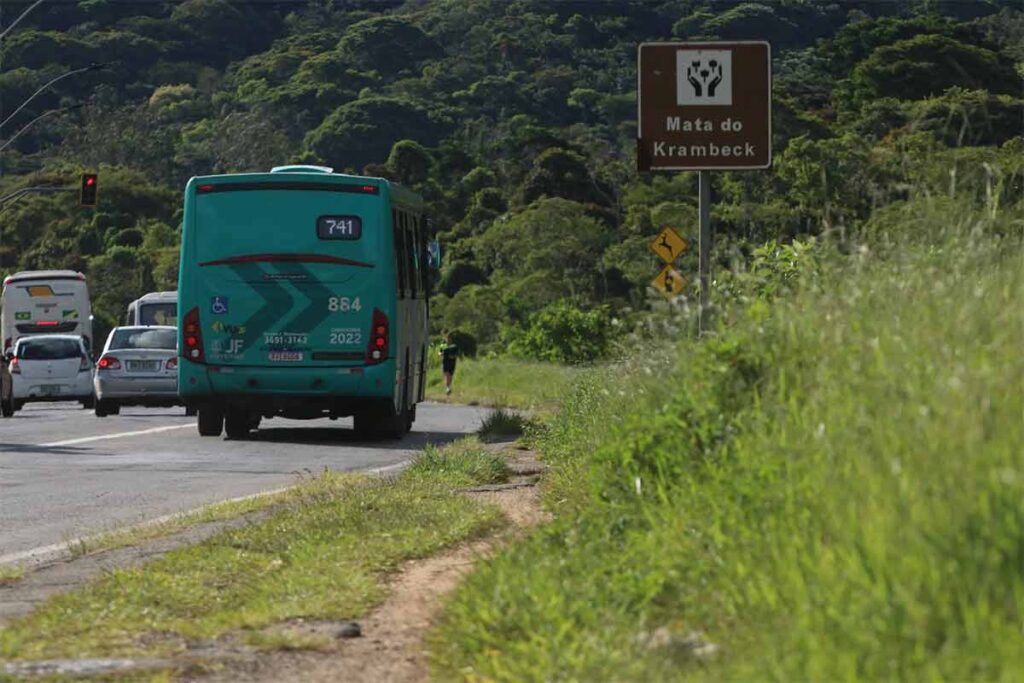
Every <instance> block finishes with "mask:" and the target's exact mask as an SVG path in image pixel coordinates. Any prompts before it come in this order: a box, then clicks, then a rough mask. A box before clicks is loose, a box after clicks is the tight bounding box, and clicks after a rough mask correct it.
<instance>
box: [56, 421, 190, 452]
mask: <svg viewBox="0 0 1024 683" xmlns="http://www.w3.org/2000/svg"><path fill="white" fill-rule="evenodd" d="M194 426H195V425H193V424H187V425H173V426H170V427H153V428H152V429H140V430H138V431H137V432H118V433H116V434H100V435H99V436H83V437H82V438H80V439H68V440H66V441H54V442H52V443H43V444H39V446H40V448H58V447H60V446H77V445H78V444H81V443H91V442H93V441H105V440H107V439H123V438H125V437H127V436H142V435H144V434H159V433H160V432H169V431H172V430H174V429H188V428H190V427H194Z"/></svg>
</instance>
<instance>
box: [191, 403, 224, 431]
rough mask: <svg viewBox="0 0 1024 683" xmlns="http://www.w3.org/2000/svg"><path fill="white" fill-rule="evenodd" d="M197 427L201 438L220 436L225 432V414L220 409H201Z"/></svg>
mask: <svg viewBox="0 0 1024 683" xmlns="http://www.w3.org/2000/svg"><path fill="white" fill-rule="evenodd" d="M196 425H197V426H198V427H199V436H220V433H221V432H222V431H224V412H223V411H222V410H220V409H219V408H200V409H199V418H198V419H197V420H196Z"/></svg>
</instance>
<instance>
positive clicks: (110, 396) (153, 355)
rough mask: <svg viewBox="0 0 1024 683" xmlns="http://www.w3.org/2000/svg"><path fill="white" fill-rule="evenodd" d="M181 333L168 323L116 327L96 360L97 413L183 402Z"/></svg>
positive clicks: (106, 413)
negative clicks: (124, 407) (179, 382)
mask: <svg viewBox="0 0 1024 683" xmlns="http://www.w3.org/2000/svg"><path fill="white" fill-rule="evenodd" d="M177 339H178V332H177V329H176V328H174V327H170V326H168V325H152V326H148V327H134V326H133V327H115V328H114V329H113V330H111V332H110V336H108V337H107V343H106V344H105V345H104V347H103V353H102V355H100V357H99V360H97V361H96V379H95V380H94V387H95V390H96V416H97V417H106V416H107V415H117V414H118V413H119V412H121V406H124V405H133V406H172V405H180V404H181V399H179V398H178V351H177Z"/></svg>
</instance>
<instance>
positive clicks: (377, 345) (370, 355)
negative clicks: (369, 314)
mask: <svg viewBox="0 0 1024 683" xmlns="http://www.w3.org/2000/svg"><path fill="white" fill-rule="evenodd" d="M387 357H388V317H387V316H386V315H384V311H382V310H380V309H379V308H375V309H373V327H372V328H371V329H370V345H369V346H367V347H366V364H367V365H374V364H376V363H383V362H384V361H385V360H387Z"/></svg>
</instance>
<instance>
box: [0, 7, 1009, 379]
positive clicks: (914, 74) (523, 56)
mask: <svg viewBox="0 0 1024 683" xmlns="http://www.w3.org/2000/svg"><path fill="white" fill-rule="evenodd" d="M725 5H726V6H723V3H720V2H715V1H714V0H651V1H650V2H619V3H615V2H611V3H609V2H589V3H585V2H570V3H565V2H554V1H552V0H519V1H517V2H504V1H500V0H482V1H480V2H473V3H469V4H467V3H465V2H462V1H460V0H430V1H428V2H402V1H400V0H391V1H382V2H372V3H368V2H338V1H337V0H317V1H316V2H308V3H252V2H242V1H241V0H185V1H183V2H176V3H116V2H105V1H98V0H81V1H79V2H75V3H68V2H62V3H44V4H43V5H41V6H40V7H38V8H36V9H34V10H33V11H32V12H31V13H29V15H28V16H27V17H26V18H25V20H24V21H22V22H21V23H20V24H19V25H18V26H17V27H16V28H15V29H14V30H13V31H12V32H11V33H10V35H8V36H7V37H6V39H5V40H4V44H3V46H2V50H0V59H2V64H3V70H2V73H0V89H2V90H3V93H4V101H5V102H6V103H9V107H10V108H12V109H13V107H14V106H16V103H20V102H22V101H23V100H25V99H26V98H27V97H28V96H29V95H30V94H32V93H33V92H34V91H35V90H36V89H37V88H38V87H39V86H41V85H43V84H44V83H46V82H47V81H48V80H50V79H51V78H53V77H55V76H58V75H60V74H62V73H66V72H67V71H69V70H71V69H73V68H79V67H83V66H86V65H88V64H89V63H90V62H94V61H95V62H104V63H106V64H107V66H106V68H104V69H101V70H96V71H88V72H84V73H82V74H79V75H77V76H75V77H72V78H67V79H63V80H61V81H59V82H57V83H56V84H54V86H52V87H51V88H50V89H48V90H46V91H45V92H43V93H42V94H41V95H40V96H39V97H37V98H36V99H34V100H33V101H32V102H31V103H30V104H29V105H28V106H27V107H26V108H25V109H24V110H23V111H22V112H20V113H19V114H18V116H17V117H16V118H15V119H13V120H12V121H11V122H10V123H9V124H8V127H9V128H5V132H6V133H7V134H8V135H10V134H13V132H15V130H16V128H19V127H21V126H22V125H24V124H26V123H28V122H29V121H31V120H32V119H33V118H34V117H35V116H38V115H40V114H42V113H44V112H46V111H50V110H52V109H55V108H60V107H64V109H62V111H61V112H59V113H55V114H53V115H52V116H48V117H46V118H43V119H41V120H39V121H38V122H36V123H35V124H33V126H32V127H31V128H29V129H28V130H27V131H26V132H25V133H24V134H23V135H21V136H20V137H19V138H18V139H17V140H16V141H15V142H14V143H13V144H11V146H10V147H8V148H7V149H5V150H4V159H3V174H2V175H0V193H7V192H8V191H13V190H15V189H18V188H21V187H26V186H30V185H53V184H67V185H74V184H75V182H76V178H77V174H78V173H79V172H80V171H81V170H83V169H90V170H98V171H99V172H100V190H99V206H98V207H97V208H96V209H95V210H82V209H80V208H79V207H78V206H77V205H76V202H75V201H74V198H73V196H72V194H70V193H68V194H56V195H46V196H42V195H35V196H29V197H25V198H22V199H20V200H18V201H17V202H15V203H13V204H11V205H9V206H8V207H6V208H5V210H4V233H3V242H2V246H0V266H2V267H3V268H5V269H8V270H13V269H15V268H47V267H60V268H66V267H70V268H78V269H82V270H84V271H85V272H86V273H87V275H88V277H89V282H90V287H91V290H92V292H93V298H94V312H95V315H96V316H97V330H96V332H97V335H98V336H99V337H100V338H102V335H103V327H104V326H105V325H111V324H113V323H114V322H116V321H117V320H118V319H119V318H120V316H121V315H122V314H123V311H124V306H125V304H126V303H127V302H128V301H130V300H131V299H133V298H135V297H136V296H138V295H139V294H141V293H142V292H145V291H148V290H153V289H173V288H174V287H175V286H176V280H177V249H178V238H179V234H178V225H179V223H180V220H181V216H180V207H181V189H182V188H183V187H184V184H185V182H186V180H187V179H188V178H189V177H190V176H192V175H202V174H209V173H221V172H234V171H248V170H260V171H263V170H267V169H268V168H270V167H271V166H274V165H277V164H280V163H286V162H289V161H291V162H322V163H325V164H327V165H330V166H333V167H335V168H336V169H338V170H344V171H355V172H364V171H365V172H367V173H371V174H375V175H381V176H386V177H389V178H393V179H397V180H400V181H401V182H402V183H404V184H406V185H409V186H411V187H413V188H414V189H416V190H417V191H419V192H421V193H422V194H423V195H424V196H425V197H426V198H427V201H428V204H429V206H430V207H431V211H432V214H433V218H434V224H435V225H436V226H437V228H438V231H439V237H440V239H441V241H442V244H443V247H444V254H445V256H444V267H443V269H442V272H441V273H440V277H439V278H438V280H437V282H436V283H435V290H436V296H435V298H434V301H433V304H432V311H433V314H434V329H435V332H439V331H441V330H452V331H456V332H458V333H459V336H460V340H461V341H459V344H460V347H462V349H463V351H464V352H465V353H467V354H468V355H472V354H473V353H475V349H479V350H480V351H482V352H485V353H487V354H492V353H500V354H507V353H513V354H516V355H518V356H521V357H525V358H534V359H545V360H559V361H569V362H580V361H589V360H592V359H594V358H598V357H603V356H607V355H609V354H611V355H614V354H615V351H616V343H615V342H617V341H619V340H620V339H621V337H622V336H623V335H624V334H625V333H626V332H628V331H629V330H632V329H634V328H635V327H636V325H637V324H638V323H639V322H641V321H642V320H643V319H644V317H645V316H646V314H647V313H648V312H649V311H650V310H651V309H652V308H656V307H657V305H658V304H660V303H661V301H660V298H659V297H657V295H654V294H653V293H652V292H649V290H648V288H647V283H648V281H649V280H650V278H651V277H652V276H653V273H654V271H655V268H656V267H657V260H656V258H655V257H654V256H653V255H652V254H651V253H649V251H648V249H647V242H648V241H650V240H651V239H652V237H653V236H654V235H656V234H657V232H658V231H659V230H660V228H661V227H662V226H664V225H666V224H671V225H674V226H676V227H678V228H680V229H682V230H683V231H684V232H685V231H688V230H691V229H692V226H694V225H695V223H696V192H695V189H696V183H695V177H694V175H693V174H685V173H684V174H676V175H671V176H669V175H640V174H638V173H637V172H636V170H635V168H636V164H635V161H634V155H635V137H636V127H635V121H634V118H635V113H636V107H635V95H634V88H635V49H636V46H637V44H639V43H641V42H643V41H650V40H666V39H674V38H675V39H680V38H688V39H694V38H698V39H699V38H709V39H711V38H722V39H767V40H769V41H771V42H772V46H773V55H774V57H775V59H774V96H775V103H774V112H773V122H774V127H775V141H774V149H775V166H774V168H773V169H772V170H771V171H768V172H764V173H757V174H751V173H717V174H715V175H714V179H713V184H714V187H713V190H714V197H715V203H716V213H715V229H716V232H717V234H718V235H719V236H720V238H721V240H720V244H719V251H718V252H717V253H716V255H715V260H716V264H717V266H718V267H719V268H727V267H729V266H730V265H731V263H732V262H733V261H735V260H736V259H737V258H738V257H739V258H742V257H745V256H749V254H750V250H751V248H752V247H751V245H754V244H760V243H762V242H766V241H769V240H777V241H779V242H780V243H785V242H788V241H789V240H790V239H792V238H796V237H803V236H806V235H821V234H828V233H832V232H838V233H840V234H843V233H845V232H847V231H849V230H850V229H852V228H853V227H854V226H855V225H856V224H857V223H858V222H860V221H863V220H864V219H866V218H867V217H868V216H869V215H870V214H871V212H872V211H873V210H874V209H876V208H878V207H880V206H884V205H886V204H888V203H891V202H893V201H900V200H902V199H905V198H906V192H905V188H906V187H908V186H915V187H916V186H919V185H922V184H928V185H929V187H930V191H931V192H932V194H933V195H939V194H948V193H949V192H950V191H951V189H952V191H953V192H954V193H955V194H956V195H957V196H962V195H972V196H982V195H985V194H986V193H990V194H992V195H993V196H994V197H995V199H996V201H997V202H998V203H1000V204H1002V205H1007V204H1010V203H1013V202H1014V201H1016V200H1017V199H1019V197H1020V196H1021V192H1022V189H1021V185H1020V181H1019V178H1020V176H1021V173H1022V170H1021V169H1022V167H1021V163H1022V161H1021V160H1022V158H1024V154H1022V151H1021V142H1020V136H1021V132H1022V131H1021V116H1020V112H1021V107H1022V106H1024V100H1022V93H1021V87H1020V73H1021V68H1022V67H1021V64H1022V63H1024V48H1022V45H1024V11H1022V10H1021V7H1020V3H1019V0H978V2H930V1H924V0H921V1H915V2H903V3H900V2H858V3H854V4H850V3H825V2H816V1H811V0H792V1H787V2H753V1H752V2H734V3H725ZM239 27H242V28H243V30H239ZM228 34H231V35H235V36H236V39H233V40H231V41H227V42H225V41H224V39H223V37H224V35H228ZM236 34H237V35H236ZM75 104H82V105H83V106H81V107H77V108H75V107H73V106H70V105H75ZM256 140H258V141H259V144H253V141H256ZM687 236H688V237H691V238H692V237H693V235H692V234H688V235H687ZM679 265H680V266H681V267H682V268H683V270H684V271H691V270H694V269H695V256H694V255H693V254H689V255H687V256H684V257H683V258H682V259H681V261H680V264H679ZM692 293H693V292H692V291H687V294H688V295H692Z"/></svg>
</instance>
